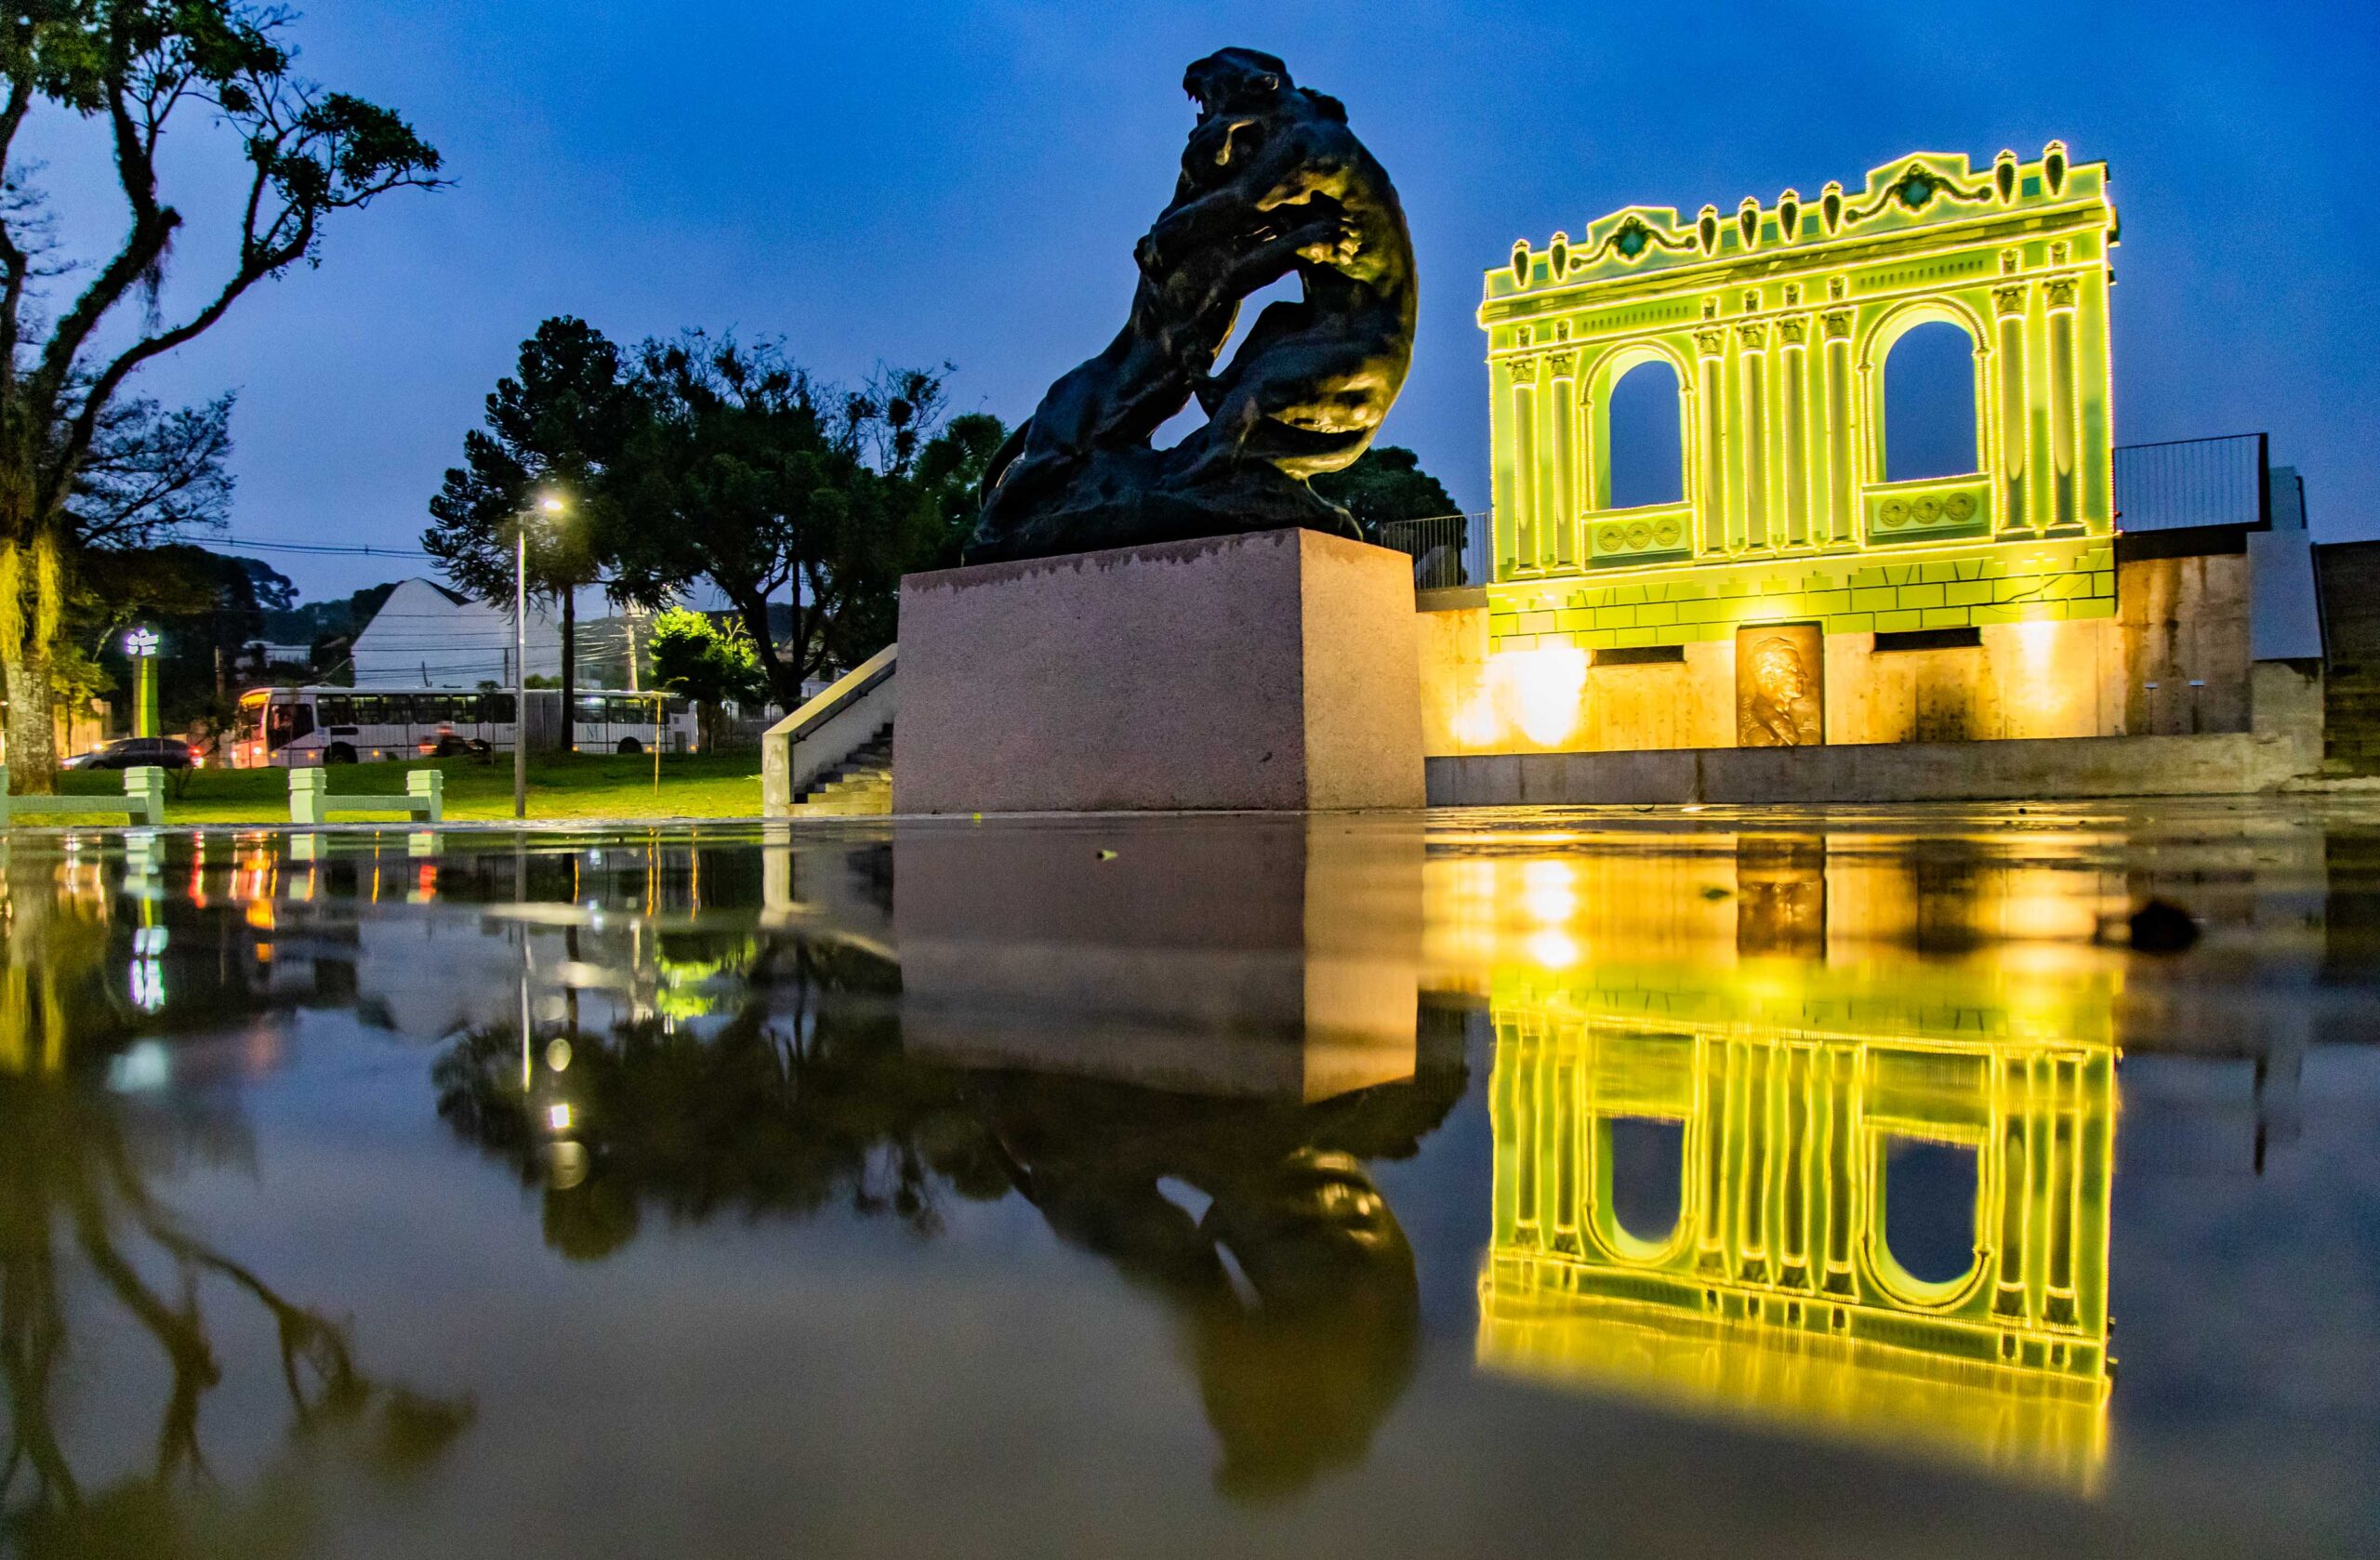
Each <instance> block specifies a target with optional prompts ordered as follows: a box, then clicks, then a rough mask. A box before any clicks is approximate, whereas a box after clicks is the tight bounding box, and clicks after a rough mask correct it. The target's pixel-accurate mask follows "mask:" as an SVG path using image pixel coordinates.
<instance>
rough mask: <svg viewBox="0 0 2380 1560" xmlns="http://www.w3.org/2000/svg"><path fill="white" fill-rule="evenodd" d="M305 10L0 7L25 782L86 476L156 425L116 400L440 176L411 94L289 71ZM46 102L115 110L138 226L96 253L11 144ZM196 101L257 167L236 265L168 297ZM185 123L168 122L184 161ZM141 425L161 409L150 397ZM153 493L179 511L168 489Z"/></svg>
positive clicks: (40, 725)
mask: <svg viewBox="0 0 2380 1560" xmlns="http://www.w3.org/2000/svg"><path fill="white" fill-rule="evenodd" d="M291 20H292V19H291V16H290V14H289V13H287V12H285V11H284V10H281V9H280V8H278V7H271V6H265V5H258V4H254V3H252V0H22V3H20V4H19V5H17V6H15V7H11V8H10V9H9V11H8V12H7V16H6V17H5V19H0V67H5V72H6V78H7V99H6V102H5V104H0V666H4V667H5V673H6V677H7V690H8V715H7V753H8V761H9V765H10V781H11V783H12V784H19V785H22V786H23V787H25V788H27V789H28V790H39V791H46V790H49V789H51V788H52V787H53V786H54V784H55V777H56V773H57V757H58V756H57V753H56V751H55V744H54V741H53V738H52V734H51V728H50V718H51V708H52V706H53V703H54V700H55V694H56V685H55V679H54V677H53V671H52V668H53V662H54V660H55V657H56V654H57V651H58V646H59V636H60V631H61V628H62V627H63V617H64V613H65V608H66V605H67V602H69V600H70V598H71V597H72V594H73V588H74V580H75V578H76V577H77V575H78V574H79V572H80V570H81V569H82V566H83V562H84V553H85V551H86V549H87V548H88V547H89V546H91V545H93V540H94V539H93V538H91V537H88V536H86V535H85V534H84V533H83V531H82V530H81V528H80V523H79V522H81V521H83V520H84V519H86V518H87V515H88V512H89V510H88V509H87V508H86V509H84V510H81V511H78V510H77V509H76V506H75V502H74V500H75V494H76V491H77V486H78V483H84V482H86V473H87V470H88V468H89V466H90V463H91V457H92V455H93V452H94V450H95V448H101V447H104V445H105V443H106V441H107V440H108V439H109V438H110V437H116V438H118V439H122V438H125V437H127V436H128V430H129V429H131V428H136V427H139V426H142V419H141V418H140V417H139V416H130V417H129V418H128V419H127V408H126V403H124V401H123V400H122V396H123V393H124V391H125V389H126V385H127V383H128V382H129V381H130V379H131V377H132V376H133V375H134V374H135V373H136V372H137V371H139V368H140V367H141V366H142V365H143V364H147V363H149V362H151V361H152V360H153V359H155V358H157V357H159V356H160V355H162V354H164V353H165V352H169V351H171V350H174V349H175V348H177V347H179V346H181V345H182V344H184V343H185V342H188V341H191V340H192V339H194V338H195V337H198V336H200V335H202V334H204V333H205V331H207V330H208V329H210V328H212V327H213V326H214V324H216V322H218V320H220V319H222V317H223V316H224V314H225V313H226V312H228V311H230V309H231V306H232V305H233V304H234V303H236V302H238V301H239V299H240V298H241V297H242V296H244V295H245V294H246V293H247V292H248V291H249V290H250V289H251V288H252V287H254V286H255V285H256V284H258V282H261V281H264V280H265V279H266V278H268V277H275V276H279V275H281V274H282V273H283V272H284V271H287V270H288V269H289V268H290V267H291V266H293V265H296V264H298V262H300V261H307V262H310V263H311V262H312V261H315V260H316V259H318V258H319V256H320V246H321V242H322V234H323V229H324V223H325V221H326V220H327V218H329V217H330V216H331V214H333V213H335V212H339V211H345V210H349V209H352V208H356V207H361V206H364V205H369V204H370V203H371V202H372V201H373V200H375V199H376V198H377V197H378V196H380V195H383V194H385V193H387V192H390V191H391V190H395V189H400V188H405V187H413V188H423V189H427V188H434V187H436V186H437V185H438V184H439V183H440V182H441V180H440V179H439V178H437V173H438V167H439V160H438V153H437V152H435V151H433V150H432V149H431V148H430V146H429V145H428V144H427V143H425V142H424V141H423V140H422V139H420V138H419V137H418V136H417V135H416V134H415V133H414V132H413V130H412V128H411V127H410V126H407V125H406V124H405V123H404V121H403V120H402V119H400V118H399V117H398V116H397V115H396V114H394V113H392V112H390V111H388V110H387V109H384V108H380V107H377V106H376V105H374V104H372V103H368V102H365V101H364V100H363V99H359V98H354V97H350V96H349V95H347V94H345V93H341V92H333V91H327V90H325V89H324V88H322V87H320V86H315V85H314V84H312V83H311V82H308V81H305V80H303V79H302V78H300V77H298V75H297V74H295V73H294V71H293V66H294V63H295V55H294V52H293V50H292V49H291V47H290V46H288V44H287V43H286V42H285V41H284V35H285V33H286V32H287V30H288V28H289V26H290V25H291ZM37 103H38V104H41V105H44V106H46V107H47V108H50V109H55V110H57V111H59V112H63V113H65V114H67V115H71V116H72V117H73V118H74V119H77V120H80V121H82V122H84V123H86V124H89V125H93V126H99V127H100V128H101V129H102V130H103V132H104V134H105V135H106V137H107V139H108V143H109V147H110V150H111V152H112V160H113V166H114V171H115V179H116V185H117V188H118V192H119V193H120V194H121V195H122V197H123V200H124V203H125V206H126V223H125V227H124V230H123V235H124V236H123V238H122V239H121V241H120V242H119V243H118V244H117V245H116V246H115V248H114V249H113V250H112V252H110V253H107V254H105V255H103V256H100V257H99V258H96V259H94V260H91V261H89V262H87V263H85V264H81V265H77V264H74V263H73V262H72V261H70V260H67V259H65V258H61V257H60V256H59V254H58V252H57V247H56V245H55V243H54V241H53V233H52V229H51V226H50V223H49V220H48V212H47V209H46V206H45V205H44V202H43V197H42V193H41V192H40V191H39V190H38V189H37V188H36V187H35V186H34V185H33V182H32V175H33V171H34V170H33V168H32V167H31V166H29V165H26V164H24V163H22V162H21V161H19V160H17V159H16V158H15V157H14V156H13V152H14V149H15V143H16V138H17V134H18V132H19V131H20V130H21V129H22V128H23V127H24V125H25V123H26V121H27V119H28V117H29V116H30V115H31V113H32V112H33V109H34V107H35V105H36V104H37ZM193 115H204V116H206V117H208V118H210V119H211V120H212V121H213V123H214V125H215V126H216V127H217V128H218V131H219V132H220V133H221V134H222V135H223V137H224V138H225V142H226V144H229V145H236V146H237V147H239V148H240V149H241V151H242V152H243V154H244V155H245V159H246V164H247V172H246V176H245V179H244V180H243V184H244V188H242V189H241V190H240V191H239V192H238V193H237V194H236V195H235V196H233V197H232V199H231V202H229V203H228V204H227V208H226V214H227V216H229V218H230V219H231V223H232V224H233V226H234V228H235V230H236V244H235V248H234V258H233V260H232V262H231V265H230V267H229V268H228V270H227V271H223V272H220V273H218V274H217V275H215V276H214V277H212V278H210V279H208V280H206V281H205V282H204V283H202V287H201V292H200V295H199V301H197V302H196V303H195V304H194V305H193V306H192V308H191V309H190V310H189V311H187V312H182V313H179V314H176V315H173V316H170V317H168V316H166V315H165V313H164V312H163V309H162V306H163V299H164V297H165V292H164V289H165V283H166V282H167V280H168V276H169V272H171V271H173V270H174V269H175V266H174V264H173V262H174V258H175V256H174V240H175V235H176V234H177V233H178V232H179V231H181V229H182V227H183V215H182V213H181V211H180V210H179V208H177V207H176V206H175V205H172V204H170V203H168V202H167V201H166V200H165V199H164V198H163V195H162V192H161V189H160V181H159V175H158V169H159V164H160V161H161V157H160V149H161V147H163V146H164V145H165V142H166V139H167V137H166V132H167V130H168V128H169V127H170V126H174V125H176V124H186V123H187V122H188V121H189V120H190V119H191V117H192V116H193ZM191 140H192V138H191V137H190V136H188V135H184V134H179V133H177V134H176V135H175V136H174V137H173V138H172V146H173V149H174V152H175V156H176V157H177V159H179V157H180V156H182V155H183V152H184V148H185V145H186V144H187V143H190V142H191ZM70 275H71V276H73V277H75V278H76V282H77V290H76V291H75V292H74V293H73V296H72V297H70V298H68V299H66V300H65V304H64V307H63V308H62V309H60V310H59V311H57V312H55V313H54V314H53V313H51V312H49V311H48V310H47V303H46V297H47V284H50V283H52V282H55V281H59V280H60V279H63V278H66V277H68V276H70ZM134 404H135V405H136V406H137V405H138V404H139V403H134ZM180 415H181V414H168V415H165V417H166V420H167V421H168V422H170V419H171V417H172V416H180ZM199 415H200V416H204V415H205V414H204V412H203V411H202V413H200V414H199ZM146 426H148V427H150V428H151V429H152V430H154V429H157V428H159V426H160V425H159V423H158V422H157V421H156V420H155V415H154V414H152V416H151V418H150V420H149V421H148V423H147V425H146ZM111 430H114V431H113V434H111ZM145 512H147V513H148V514H150V515H151V516H152V517H154V518H155V519H156V521H157V522H160V523H162V522H163V520H164V514H163V507H162V506H159V505H152V506H150V507H149V509H147V510H146V511H145Z"/></svg>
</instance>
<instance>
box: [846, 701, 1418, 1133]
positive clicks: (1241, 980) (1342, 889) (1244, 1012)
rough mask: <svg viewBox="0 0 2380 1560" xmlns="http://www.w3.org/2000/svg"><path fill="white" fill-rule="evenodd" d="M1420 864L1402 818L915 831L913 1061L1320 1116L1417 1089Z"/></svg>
mask: <svg viewBox="0 0 2380 1560" xmlns="http://www.w3.org/2000/svg"><path fill="white" fill-rule="evenodd" d="M904 675H906V674H904ZM1422 860H1423V841H1422V822H1421V819H1420V818H1419V817H1414V816H1396V815H1393V814H1392V815H1384V816H1377V817H1369V818H1345V817H1342V818H1325V817H1314V816H1305V817H1297V816H1288V815H1279V814H1276V815H1273V816H1268V817H1259V818H1250V817H1217V816H1213V815H1207V816H1192V817H1138V818H1118V817H1114V816H1109V817H1104V818H1092V817H1083V818H1051V819H1036V820H1033V821H1031V822H1020V823H1012V824H1010V825H1008V826H1003V827H999V828H978V827H975V826H972V825H970V824H968V823H965V822H963V821H956V820H949V821H943V820H935V821H927V820H915V821H905V822H903V823H901V824H899V825H897V826H895V829H894V833H893V882H894V883H895V884H896V885H897V887H896V891H895V892H894V895H893V944H894V945H895V946H896V947H897V948H898V949H899V954H900V960H901V1045H902V1050H903V1051H904V1052H905V1053H906V1054H907V1055H910V1056H915V1057H924V1058H931V1059H932V1060H933V1061H935V1062H939V1063H943V1064H947V1065H952V1066H959V1067H967V1068H979V1069H985V1070H990V1071H1001V1072H1020V1073H1028V1074H1036V1075H1049V1074H1071V1075H1075V1076H1078V1077H1096V1078H1103V1079H1106V1080H1108V1081H1111V1082H1116V1083H1124V1084H1131V1085H1133V1086H1135V1087H1138V1088H1144V1089H1154V1090H1161V1091H1167V1092H1170V1093H1183V1094H1200V1095H1210V1096H1239V1097H1250V1098H1262V1099H1275V1100H1298V1101H1305V1102H1308V1103H1311V1102H1314V1101H1317V1100H1325V1099H1329V1098H1332V1097H1334V1096H1336V1095H1340V1094H1344V1093H1348V1092H1351V1091H1355V1090H1359V1089H1369V1088H1372V1087H1374V1086H1375V1085H1378V1084H1383V1083H1393V1082H1397V1081H1399V1080H1402V1079H1406V1078H1409V1077H1412V1076H1413V1075H1414V1072H1415V1070H1416V1068H1417V1066H1419V1065H1421V1056H1420V1050H1419V1044H1420V1042H1419V1029H1418V1014H1419V1011H1420V992H1421V924H1422V917H1421V866H1422ZM1458 1049H1459V1048H1458ZM1455 1060H1459V1057H1457V1058H1456V1059H1455ZM1431 1064H1432V1065H1433V1066H1435V1067H1438V1068H1440V1069H1441V1070H1443V1068H1444V1067H1445V1065H1446V1064H1448V1058H1447V1057H1445V1056H1443V1055H1440V1056H1437V1057H1435V1058H1433V1059H1432V1062H1431Z"/></svg>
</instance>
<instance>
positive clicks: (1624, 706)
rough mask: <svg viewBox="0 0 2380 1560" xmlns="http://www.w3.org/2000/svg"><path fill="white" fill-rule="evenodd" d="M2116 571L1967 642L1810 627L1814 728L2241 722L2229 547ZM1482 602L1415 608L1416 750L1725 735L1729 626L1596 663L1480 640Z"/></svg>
mask: <svg viewBox="0 0 2380 1560" xmlns="http://www.w3.org/2000/svg"><path fill="white" fill-rule="evenodd" d="M2117 578H2118V580H2119V581H2120V586H2119V590H2118V595H2117V597H2116V598H2115V600H2116V601H2117V602H2119V603H2120V606H2121V610H2120V613H2119V615H2115V616H2108V617H2085V618H2049V619H2041V620H2036V621H2030V622H2022V623H1992V624H1985V625H1982V626H1980V628H1978V632H1979V633H1980V635H1981V638H1982V644H1981V645H1980V647H1968V648H1963V649H1953V650H1928V651H1890V652H1886V653H1884V654H1877V653H1876V652H1875V651H1874V648H1873V646H1874V642H1875V636H1874V634H1873V633H1872V632H1862V631H1854V632H1849V633H1840V634H1829V635H1827V636H1826V638H1825V645H1826V652H1825V678H1826V739H1827V740H1828V741H1829V742H1831V743H1863V742H1950V741H1964V740H1983V739H1996V738H2017V737H2081V736H2144V735H2176V734H2190V733H2199V732H2240V731H2246V730H2249V729H2250V727H2251V715H2252V711H2251V708H2250V701H2249V696H2248V691H2249V666H2250V659H2249V638H2248V633H2249V624H2248V578H2247V560H2246V558H2245V557H2244V556H2241V555H2217V556H2209V557H2190V558H2173V559H2149V560H2141V561H2136V562H2126V563H2124V564H2122V565H2121V566H2120V567H2119V569H2118V570H2117ZM1492 617H1493V613H1492V610H1491V609H1490V608H1489V607H1487V606H1474V607H1467V608H1461V609H1457V610H1451V611H1437V612H1425V613H1422V614H1421V615H1420V618H1421V637H1420V644H1421V696H1422V740H1423V750H1424V751H1425V752H1427V753H1429V754H1431V755H1433V756H1445V755H1452V754H1462V753H1535V752H1608V751H1624V750H1633V749H1643V748H1667V747H1731V746H1733V745H1734V743H1735V740H1736V727H1735V642H1734V640H1733V638H1732V637H1730V638H1728V639H1724V640H1701V641H1689V642H1687V643H1686V644H1685V645H1683V646H1682V647H1681V652H1682V654H1683V657H1684V659H1683V660H1682V661H1680V662H1676V663H1668V664H1656V665H1622V666H1597V665H1594V664H1593V656H1592V653H1591V652H1586V653H1581V652H1578V651H1577V650H1575V648H1573V647H1570V646H1567V645H1564V644H1562V643H1561V642H1560V641H1556V642H1555V643H1554V644H1552V645H1546V646H1543V647H1542V648H1540V643H1539V642H1537V641H1532V642H1531V643H1530V644H1529V645H1528V647H1527V649H1519V650H1515V649H1503V650H1496V649H1492V648H1491V645H1492V644H1493V642H1494V633H1493V629H1492V627H1491V622H1492ZM1504 642H1505V643H1506V644H1507V645H1510V644H1513V643H1514V642H1515V641H1512V640H1510V639H1507V640H1506V641H1504ZM1549 650H1550V651H1554V652H1556V654H1547V652H1548V651H1549ZM2193 684H2195V686H2193ZM1566 700H1567V701H1569V702H1566ZM1524 715H1527V720H1526V721H1524V719H1523V717H1524Z"/></svg>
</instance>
